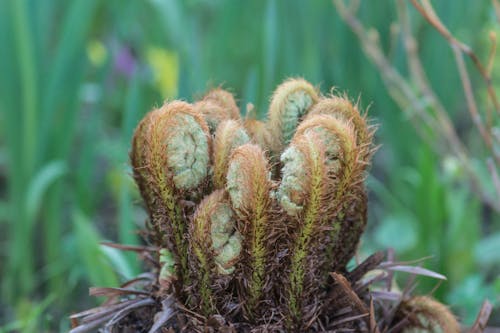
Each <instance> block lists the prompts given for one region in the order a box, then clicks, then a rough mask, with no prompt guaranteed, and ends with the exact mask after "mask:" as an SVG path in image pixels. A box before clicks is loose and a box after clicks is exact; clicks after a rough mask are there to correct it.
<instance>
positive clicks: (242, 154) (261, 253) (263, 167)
mask: <svg viewBox="0 0 500 333" xmlns="http://www.w3.org/2000/svg"><path fill="white" fill-rule="evenodd" d="M270 190H271V182H270V179H269V167H268V164H267V161H266V158H265V156H264V153H263V151H262V150H261V148H260V147H259V146H256V145H254V144H245V145H243V146H241V147H239V148H237V149H236V150H235V151H234V152H233V154H232V156H231V159H230V163H229V168H228V172H227V191H228V193H229V197H230V198H231V203H232V205H233V208H234V209H235V211H236V214H237V215H238V217H239V220H240V222H241V223H240V228H239V229H240V232H241V233H242V235H243V237H244V246H245V248H246V251H247V252H248V254H249V258H246V259H247V260H246V262H245V263H244V267H243V274H244V278H245V279H247V280H248V282H247V284H246V285H247V287H246V290H245V292H246V293H247V294H248V299H247V304H246V311H247V314H248V315H249V316H253V315H254V313H255V311H256V305H257V303H258V301H259V300H260V298H261V296H262V291H263V288H264V284H265V278H264V275H265V268H266V254H267V249H266V247H267V244H266V237H267V235H268V234H269V230H270V227H271V226H270V222H271V221H270V217H269V214H270V213H269V210H270V205H271V198H270Z"/></svg>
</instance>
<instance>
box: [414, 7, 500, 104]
mask: <svg viewBox="0 0 500 333" xmlns="http://www.w3.org/2000/svg"><path fill="white" fill-rule="evenodd" d="M410 1H411V3H412V4H413V6H414V7H415V8H416V9H417V10H418V11H419V12H420V14H421V15H422V16H423V17H424V18H425V19H426V20H427V22H429V24H430V25H432V26H433V27H434V28H435V29H436V30H437V31H438V32H439V33H440V34H441V35H442V36H443V37H444V38H445V39H446V40H447V41H448V43H449V44H450V46H452V47H455V48H457V49H459V50H460V51H461V52H463V53H465V54H466V55H467V56H468V57H469V58H470V59H471V60H472V62H473V63H474V65H475V66H476V68H477V70H478V72H479V74H481V77H482V78H483V80H484V81H485V83H486V87H487V90H488V95H489V97H490V100H491V102H492V103H493V105H494V107H495V110H496V112H497V113H498V114H500V102H499V101H498V97H497V95H496V92H495V90H494V88H493V84H492V83H491V76H490V75H489V74H488V71H487V69H486V68H485V66H484V65H483V64H482V62H481V61H480V60H479V57H478V56H477V55H476V53H474V51H473V50H472V48H471V47H470V46H468V45H467V44H465V43H463V42H461V41H460V40H458V39H457V38H455V36H453V35H452V34H451V33H450V31H449V30H448V29H447V28H446V26H445V25H444V24H443V22H441V20H440V19H439V16H438V15H437V14H436V12H435V10H434V7H432V4H431V3H430V1H429V0H410ZM419 1H420V2H419Z"/></svg>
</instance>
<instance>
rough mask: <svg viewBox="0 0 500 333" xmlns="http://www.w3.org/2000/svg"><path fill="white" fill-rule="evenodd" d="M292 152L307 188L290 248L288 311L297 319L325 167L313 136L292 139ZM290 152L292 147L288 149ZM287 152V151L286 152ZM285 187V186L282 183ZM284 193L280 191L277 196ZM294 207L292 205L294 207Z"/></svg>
mask: <svg viewBox="0 0 500 333" xmlns="http://www.w3.org/2000/svg"><path fill="white" fill-rule="evenodd" d="M294 146H295V147H297V148H296V150H294V151H293V152H292V153H295V154H301V155H302V157H298V158H297V159H296V160H299V161H300V160H301V161H302V162H303V164H302V167H303V168H304V169H305V170H306V177H307V181H306V182H307V185H306V187H305V188H304V189H303V190H304V192H305V193H304V194H305V195H306V197H307V200H306V202H305V204H304V207H303V210H304V211H303V215H302V214H300V219H301V222H300V225H299V230H298V232H297V233H298V235H297V239H296V244H294V245H293V247H292V248H291V254H292V258H291V264H290V276H289V283H290V287H289V288H290V289H289V297H288V302H289V311H290V314H291V316H292V319H293V320H296V321H299V320H301V301H304V300H303V291H304V279H305V275H306V273H307V272H306V262H305V260H306V258H307V256H308V255H310V254H311V252H313V253H314V251H313V250H312V249H311V239H312V237H314V235H315V233H316V232H317V231H318V228H319V226H321V224H322V219H323V217H322V215H321V204H322V202H323V200H324V196H325V194H326V193H325V190H326V188H325V184H326V181H325V180H326V178H327V168H326V165H325V163H324V148H323V147H322V145H321V143H320V142H319V141H318V138H317V137H316V135H307V134H306V135H303V136H298V137H296V138H294V142H293V146H292V147H294ZM289 149H293V148H289ZM289 153H290V152H289ZM285 186H286V184H285ZM283 192H285V190H284V189H281V193H283ZM295 205H296V204H295ZM292 211H293V210H292Z"/></svg>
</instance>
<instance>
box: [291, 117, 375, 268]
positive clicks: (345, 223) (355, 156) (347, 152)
mask: <svg viewBox="0 0 500 333" xmlns="http://www.w3.org/2000/svg"><path fill="white" fill-rule="evenodd" d="M308 131H313V132H315V133H318V134H319V136H320V138H321V140H322V141H323V144H324V145H325V147H326V155H327V156H326V158H327V163H329V164H332V165H333V166H334V167H335V170H336V171H334V177H335V179H336V181H335V188H334V189H332V193H331V194H330V198H331V202H330V203H329V207H328V209H327V211H328V212H329V216H330V218H331V219H332V221H331V225H330V227H331V231H330V241H329V243H328V246H327V248H326V254H327V258H328V259H327V261H326V263H325V265H326V267H324V269H325V270H327V271H329V270H330V271H331V270H333V271H334V270H336V269H342V268H343V267H342V266H343V265H345V263H346V262H345V260H346V259H345V256H346V255H343V256H342V258H341V257H340V256H339V255H338V254H339V253H340V252H342V253H347V256H348V257H349V258H347V260H348V259H350V257H352V255H353V254H354V251H355V249H356V247H357V244H358V242H359V238H360V236H361V233H362V231H363V230H364V227H365V224H366V213H365V212H366V200H363V199H364V198H365V196H364V188H363V185H362V182H363V179H364V170H365V166H366V163H364V162H363V154H366V155H369V154H368V153H365V151H369V149H365V148H364V146H361V147H360V146H358V145H357V143H356V141H357V139H356V134H355V128H354V126H353V122H351V121H345V120H343V119H342V117H334V116H331V115H326V114H317V115H312V116H310V117H308V118H307V119H306V120H305V121H304V122H303V123H302V124H301V125H300V126H299V128H298V129H297V134H301V133H305V132H308ZM341 235H342V239H340V236H341ZM347 235H349V237H348V236H347ZM347 249H349V250H348V251H347ZM340 259H342V260H340Z"/></svg>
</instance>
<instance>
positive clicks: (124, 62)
mask: <svg viewBox="0 0 500 333" xmlns="http://www.w3.org/2000/svg"><path fill="white" fill-rule="evenodd" d="M136 63H137V61H136V58H135V57H134V54H133V53H132V50H131V49H130V48H129V47H127V46H123V47H120V48H119V49H118V51H117V52H115V56H114V68H115V71H117V72H118V73H120V74H122V75H124V76H126V77H130V76H132V73H134V70H135V66H136Z"/></svg>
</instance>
